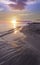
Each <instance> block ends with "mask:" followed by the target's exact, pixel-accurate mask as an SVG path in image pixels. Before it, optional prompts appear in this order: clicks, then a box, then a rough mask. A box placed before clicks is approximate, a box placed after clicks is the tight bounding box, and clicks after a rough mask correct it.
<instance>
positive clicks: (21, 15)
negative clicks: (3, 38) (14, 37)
mask: <svg viewBox="0 0 40 65" xmlns="http://www.w3.org/2000/svg"><path fill="white" fill-rule="evenodd" d="M14 16H15V17H17V19H20V20H29V21H40V0H0V24H1V25H0V29H1V30H2V29H3V27H4V26H5V24H6V28H7V27H9V28H10V27H11V25H10V24H9V23H11V21H12V19H13V18H14ZM4 28H5V27H4ZM7 29H8V28H7Z"/></svg>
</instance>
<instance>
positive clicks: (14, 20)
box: [12, 19, 17, 29]
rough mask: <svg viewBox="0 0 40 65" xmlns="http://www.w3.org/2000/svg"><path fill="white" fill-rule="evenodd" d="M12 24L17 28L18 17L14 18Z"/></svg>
mask: <svg viewBox="0 0 40 65" xmlns="http://www.w3.org/2000/svg"><path fill="white" fill-rule="evenodd" d="M12 25H13V28H14V29H15V28H16V26H17V23H16V19H13V20H12Z"/></svg>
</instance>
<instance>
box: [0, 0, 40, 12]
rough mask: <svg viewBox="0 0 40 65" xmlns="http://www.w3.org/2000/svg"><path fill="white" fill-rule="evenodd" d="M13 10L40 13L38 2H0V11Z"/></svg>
mask: <svg viewBox="0 0 40 65" xmlns="http://www.w3.org/2000/svg"><path fill="white" fill-rule="evenodd" d="M13 10H28V11H31V12H40V0H0V11H13Z"/></svg>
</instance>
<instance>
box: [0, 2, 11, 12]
mask: <svg viewBox="0 0 40 65" xmlns="http://www.w3.org/2000/svg"><path fill="white" fill-rule="evenodd" d="M1 11H2V12H7V11H10V8H9V6H8V5H6V4H4V3H2V2H0V12H1Z"/></svg>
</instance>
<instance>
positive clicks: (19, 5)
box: [10, 0, 28, 10]
mask: <svg viewBox="0 0 40 65" xmlns="http://www.w3.org/2000/svg"><path fill="white" fill-rule="evenodd" d="M10 1H12V2H17V5H14V4H10V6H11V7H12V8H14V9H20V10H22V9H24V6H25V5H26V3H25V2H27V1H28V0H10Z"/></svg>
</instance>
